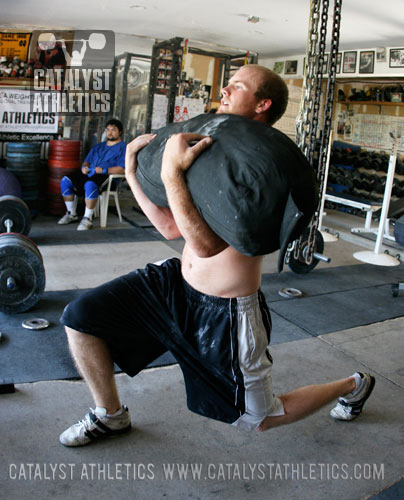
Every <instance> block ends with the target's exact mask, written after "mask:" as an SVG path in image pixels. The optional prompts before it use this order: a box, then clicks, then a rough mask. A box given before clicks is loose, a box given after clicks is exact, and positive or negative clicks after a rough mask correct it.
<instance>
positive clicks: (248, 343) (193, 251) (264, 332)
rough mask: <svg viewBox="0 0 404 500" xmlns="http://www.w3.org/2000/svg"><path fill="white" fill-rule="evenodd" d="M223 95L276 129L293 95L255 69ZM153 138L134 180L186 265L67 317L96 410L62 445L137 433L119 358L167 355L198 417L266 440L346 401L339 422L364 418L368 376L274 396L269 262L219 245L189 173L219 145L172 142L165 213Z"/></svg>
mask: <svg viewBox="0 0 404 500" xmlns="http://www.w3.org/2000/svg"><path fill="white" fill-rule="evenodd" d="M222 94H223V97H222V100H221V105H220V108H219V111H218V112H219V113H231V114H238V115H241V116H245V117H247V118H250V119H252V120H258V121H261V122H263V123H267V124H268V126H269V125H272V124H273V123H275V121H276V120H277V119H278V118H280V116H281V115H282V114H283V112H284V111H285V109H286V104H287V94H288V92H287V87H286V85H285V83H284V81H283V80H282V79H281V78H280V77H279V76H278V75H276V74H275V73H274V72H272V71H270V70H268V69H267V68H264V67H262V66H257V65H247V66H244V67H242V68H241V69H239V70H238V71H237V73H235V75H234V76H233V77H232V78H231V79H230V81H229V84H228V85H227V86H226V87H225V88H224V89H223V91H222ZM153 138H154V136H153V135H151V134H146V135H143V136H140V137H137V138H136V139H135V140H134V141H132V142H131V143H130V144H129V145H128V148H127V154H126V178H127V180H128V183H129V185H130V187H131V189H132V191H133V193H134V195H135V197H136V199H137V201H138V203H139V205H140V206H141V208H142V209H143V211H144V213H145V214H146V215H147V216H148V218H149V219H150V221H151V222H152V223H153V224H154V225H155V227H156V228H157V229H158V230H159V231H160V232H161V234H162V235H163V236H165V237H166V238H167V239H173V238H177V237H178V236H180V235H182V236H183V237H184V239H185V246H184V250H183V254H182V259H181V260H179V259H177V258H173V259H167V260H166V261H164V262H160V263H155V264H149V265H148V266H146V268H145V269H138V270H136V271H133V272H131V273H129V274H127V275H125V276H121V277H120V278H117V279H115V280H113V281H111V282H109V283H106V284H104V285H102V286H100V287H98V288H95V289H94V290H90V291H89V292H86V293H85V294H83V295H82V296H81V297H79V298H78V299H76V300H75V301H73V302H71V303H70V304H69V305H68V306H67V307H66V308H65V310H64V313H63V316H62V318H61V321H62V323H63V324H64V325H65V326H66V332H67V336H68V340H69V345H70V349H71V352H72V355H73V358H74V360H75V362H76V365H77V367H78V369H79V371H80V373H81V374H82V376H83V378H84V379H85V380H86V382H87V383H88V385H89V388H90V390H91V393H92V396H93V398H94V403H95V409H94V410H93V411H91V412H90V413H88V414H87V415H86V416H85V418H84V419H83V420H81V421H80V422H78V423H77V424H74V425H72V426H71V427H69V428H68V429H67V430H65V431H64V432H63V433H62V434H61V436H60V442H61V443H62V444H63V445H65V446H83V445H86V444H88V443H90V442H92V441H93V440H95V439H98V438H101V437H106V436H115V435H118V434H123V433H125V432H129V431H130V428H131V421H130V416H129V411H128V408H127V407H126V406H123V405H122V404H121V401H120V398H119V395H118V392H117V388H116V385H115V381H114V361H115V362H116V363H117V364H118V365H119V366H120V367H121V368H122V370H123V371H124V372H126V373H127V374H129V375H130V376H134V375H136V374H137V373H139V372H140V371H141V370H143V369H144V368H145V367H146V366H147V365H148V364H149V363H150V362H151V361H152V360H154V359H156V358H157V357H159V356H161V355H162V354H163V353H164V352H166V351H167V350H169V351H171V352H172V353H173V354H174V356H175V358H176V359H177V361H178V363H179V365H180V367H181V369H182V371H183V374H184V378H185V386H186V392H187V400H188V401H187V402H188V408H189V409H190V410H192V411H194V412H195V413H198V414H200V415H204V416H206V417H210V418H213V419H216V420H220V421H222V422H226V423H229V424H232V425H234V426H236V427H238V428H240V429H245V430H257V431H265V430H267V429H270V428H272V427H277V426H280V425H284V424H289V423H292V422H295V421H296V420H299V419H301V418H304V417H306V416H307V415H309V414H311V413H312V412H314V411H315V410H318V409H319V408H321V407H322V406H324V405H325V404H328V403H330V402H332V401H333V400H335V399H337V398H339V400H338V403H337V406H336V407H335V408H334V409H333V410H332V412H331V416H332V417H333V418H335V419H339V420H352V419H354V418H356V417H358V416H359V415H360V413H361V411H362V408H363V406H364V404H365V402H366V400H367V398H368V397H369V395H370V393H371V392H372V389H373V386H374V378H373V377H372V376H371V375H369V374H363V373H359V372H358V373H355V374H354V375H352V376H350V377H346V378H343V379H340V380H337V381H335V382H328V383H325V384H318V385H310V386H306V387H301V388H298V389H295V390H292V391H290V392H288V393H287V394H283V395H280V396H276V395H275V394H274V392H273V389H272V376H271V370H272V357H271V354H270V352H269V350H268V344H269V339H270V332H271V317H270V313H269V309H268V307H267V305H266V302H265V297H264V295H263V293H262V291H261V290H260V283H261V274H262V261H263V256H255V257H249V256H246V255H243V254H241V253H239V252H237V251H236V250H235V249H234V248H232V247H231V246H229V245H228V244H227V243H226V242H225V241H223V240H222V239H221V238H219V237H218V236H217V235H216V234H215V233H214V232H213V231H212V229H211V228H210V227H209V226H208V225H207V224H206V222H205V221H204V220H203V219H202V218H201V216H200V214H199V212H198V210H197V208H196V207H195V205H194V203H193V201H192V198H191V196H190V192H189V190H188V188H187V184H186V181H185V173H186V171H187V170H188V169H189V167H190V166H191V165H192V163H193V162H194V160H195V159H196V158H197V156H198V155H199V154H201V153H202V152H203V150H205V149H206V148H208V147H209V146H210V145H211V143H212V139H211V138H210V137H203V136H201V135H199V134H194V133H184V134H176V135H173V136H171V137H170V138H169V139H168V141H167V144H166V146H165V151H164V155H163V161H162V167H161V178H162V180H163V183H164V186H165V189H166V193H167V199H168V202H169V206H170V208H165V207H159V206H157V205H155V204H154V203H152V202H151V200H150V199H149V198H147V197H146V195H145V194H144V192H143V190H142V187H141V185H140V184H139V181H138V180H137V177H136V168H137V153H138V151H139V150H140V149H141V148H142V147H144V146H146V145H147V144H148V143H149V142H150V141H151V140H153ZM195 140H198V142H197V143H196V144H194V141H195ZM218 168H220V165H218Z"/></svg>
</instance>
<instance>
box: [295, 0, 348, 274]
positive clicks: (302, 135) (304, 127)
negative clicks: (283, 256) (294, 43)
mask: <svg viewBox="0 0 404 500" xmlns="http://www.w3.org/2000/svg"><path fill="white" fill-rule="evenodd" d="M321 3H322V11H321V16H320V5H321ZM341 4H342V0H334V17H333V27H332V35H331V37H332V38H331V49H330V55H329V64H330V66H329V75H328V83H327V95H326V99H325V103H324V114H323V126H322V129H321V131H320V150H319V154H318V166H317V180H318V182H319V189H320V193H322V192H323V183H324V174H325V168H326V162H327V148H328V142H329V137H330V131H331V118H332V111H333V103H334V90H335V79H336V69H337V58H338V45H339V31H340V23H341ZM328 9H329V0H311V4H310V21H309V32H308V40H307V49H306V63H305V71H304V79H303V97H302V102H301V108H300V112H299V115H298V119H297V124H296V144H297V145H298V146H299V148H300V149H301V150H302V152H303V154H304V155H305V156H306V158H307V160H308V161H309V163H310V164H311V165H313V160H314V153H315V149H316V143H317V129H318V122H319V115H320V102H321V86H322V77H323V67H324V59H325V48H326V39H327V22H328ZM320 17H321V24H320V29H319V21H320ZM320 209H321V198H320V199H319V204H318V207H317V210H316V212H315V214H314V216H313V218H312V220H311V222H310V229H309V236H308V242H307V248H306V251H305V255H304V258H305V262H306V264H307V265H310V264H311V263H312V261H313V254H314V248H315V245H316V233H317V229H318V225H319V215H320ZM301 240H302V238H300V239H299V240H297V241H295V242H294V246H293V250H294V257H295V259H298V258H299V257H300V247H301V242H302V241H301Z"/></svg>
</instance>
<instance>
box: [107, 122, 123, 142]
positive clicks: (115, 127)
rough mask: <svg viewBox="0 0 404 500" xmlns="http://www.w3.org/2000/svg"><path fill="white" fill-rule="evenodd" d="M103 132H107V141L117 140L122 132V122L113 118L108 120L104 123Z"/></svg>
mask: <svg viewBox="0 0 404 500" xmlns="http://www.w3.org/2000/svg"><path fill="white" fill-rule="evenodd" d="M105 132H106V134H107V141H108V142H117V141H118V142H119V141H120V140H121V135H122V133H123V126H122V123H121V122H120V121H119V120H116V119H115V118H112V119H111V120H108V121H107V124H106V125H105Z"/></svg>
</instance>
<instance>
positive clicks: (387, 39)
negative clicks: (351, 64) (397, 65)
mask: <svg viewBox="0 0 404 500" xmlns="http://www.w3.org/2000/svg"><path fill="white" fill-rule="evenodd" d="M309 5H310V2H309V0H182V1H179V0H115V1H111V0H85V1H83V0H68V1H66V0H35V1H34V2H33V0H13V1H12V2H11V1H10V0H0V7H1V12H2V14H1V19H0V29H10V30H22V29H29V30H31V29H50V28H53V29H56V28H59V29H98V30H107V29H108V30H113V31H114V32H115V34H116V37H115V38H116V53H121V52H124V51H128V52H134V53H138V54H147V55H150V54H151V48H152V45H153V43H154V41H155V40H156V39H159V40H164V39H168V38H172V37H175V36H179V37H182V38H188V39H189V40H190V42H191V43H195V45H197V42H203V43H205V44H207V48H209V47H210V46H211V47H212V48H214V49H215V50H218V49H226V48H232V49H235V50H236V51H238V50H240V51H244V50H250V51H252V52H257V53H258V54H259V56H260V57H265V58H276V57H282V56H288V55H295V54H303V53H304V52H305V50H306V39H307V26H308V16H309ZM332 9H333V2H330V17H332ZM249 16H256V17H259V22H257V23H251V22H248V17H249ZM341 19H342V20H341V34H340V50H346V49H363V48H376V47H404V29H403V28H404V8H403V0H384V1H381V0H343V2H342V18H341Z"/></svg>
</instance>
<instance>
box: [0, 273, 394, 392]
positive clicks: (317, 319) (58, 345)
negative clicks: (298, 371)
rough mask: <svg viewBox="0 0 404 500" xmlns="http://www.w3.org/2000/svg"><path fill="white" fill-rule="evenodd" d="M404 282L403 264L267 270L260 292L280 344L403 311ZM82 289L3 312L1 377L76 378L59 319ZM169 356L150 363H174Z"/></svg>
mask: <svg viewBox="0 0 404 500" xmlns="http://www.w3.org/2000/svg"><path fill="white" fill-rule="evenodd" d="M398 281H404V266H402V265H400V266H397V267H394V268H386V267H383V268H382V267H378V266H371V265H370V264H360V265H355V266H346V267H338V268H328V267H325V268H322V269H315V270H313V271H312V272H311V273H309V274H307V275H297V274H295V273H292V272H284V273H281V274H266V275H264V276H263V281H262V290H263V292H264V294H265V296H266V298H267V301H268V305H269V308H270V310H271V315H272V323H273V328H272V336H271V343H272V344H279V343H283V342H291V341H295V340H301V339H305V338H309V337H310V336H317V335H321V334H325V333H331V332H336V331H340V330H345V329H348V328H353V327H356V326H362V325H367V324H370V323H376V322H379V321H384V320H386V319H392V318H396V317H399V316H403V315H404V293H403V294H402V296H400V295H399V296H398V297H393V296H392V293H391V283H393V282H398ZM288 287H289V288H297V289H300V290H301V291H302V292H303V297H302V298H294V299H287V298H284V297H281V296H280V295H279V293H278V292H279V290H280V289H281V288H288ZM81 293H83V290H65V291H60V292H45V293H44V295H43V296H42V298H41V300H40V302H39V303H38V304H37V305H36V306H35V308H34V309H32V310H31V311H29V312H27V313H20V314H15V315H5V314H2V313H0V331H1V332H2V333H3V340H2V341H1V342H0V359H1V362H0V379H13V380H14V382H16V383H21V382H34V381H39V380H57V379H70V378H77V377H78V374H77V371H76V369H75V367H74V365H73V362H72V360H71V358H70V354H69V352H68V347H67V342H66V338H65V334H64V331H63V327H62V326H61V325H60V324H59V318H60V315H61V314H62V311H63V308H64V307H65V305H66V304H67V303H68V302H70V301H71V300H73V299H74V298H75V297H77V296H78V295H79V294H81ZM36 317H40V318H45V319H47V320H48V321H50V323H51V324H50V326H49V328H47V329H46V330H38V331H33V330H27V329H25V328H23V327H22V326H21V323H22V321H24V320H26V319H30V318H36ZM174 362H175V360H174V358H173V357H172V355H171V354H169V353H168V354H166V355H164V356H163V357H162V358H160V359H159V360H156V361H155V362H154V363H153V365H151V366H163V365H167V364H172V363H174Z"/></svg>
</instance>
